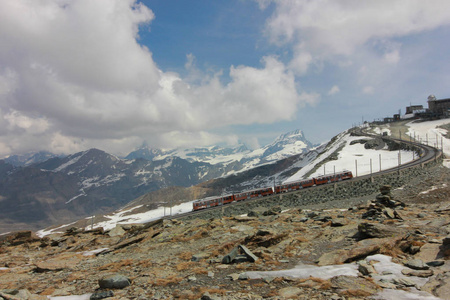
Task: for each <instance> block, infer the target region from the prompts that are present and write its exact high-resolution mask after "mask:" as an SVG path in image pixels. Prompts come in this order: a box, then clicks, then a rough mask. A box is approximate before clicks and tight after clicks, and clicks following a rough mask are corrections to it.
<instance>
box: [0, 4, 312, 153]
mask: <svg viewBox="0 0 450 300" xmlns="http://www.w3.org/2000/svg"><path fill="white" fill-rule="evenodd" d="M153 19H154V14H153V12H152V11H151V10H150V9H149V8H147V7H145V6H144V5H142V4H140V3H139V4H137V3H136V2H135V1H134V0H115V1H112V0H96V1H91V0H74V1H58V0H54V1H25V0H17V1H2V2H0V44H1V45H2V47H0V70H2V71H0V95H2V99H5V100H4V101H3V100H2V101H1V102H0V113H2V115H0V122H7V125H8V126H9V127H8V128H9V132H5V131H4V130H3V131H2V130H0V143H2V144H4V145H6V144H8V145H11V146H10V147H8V149H11V151H19V150H21V151H22V150H23V151H26V150H31V149H25V148H27V147H29V148H31V147H33V145H32V144H31V143H29V142H23V143H22V142H21V141H35V138H36V137H37V136H38V135H40V136H41V141H45V144H44V143H40V144H42V145H46V147H51V148H52V149H57V150H59V151H61V152H63V151H72V150H73V149H77V148H83V147H85V146H91V145H92V146H96V147H100V148H101V147H102V146H105V147H106V146H107V147H113V148H114V149H116V150H117V151H121V152H123V151H125V149H126V148H132V147H134V146H136V144H134V145H125V144H126V142H132V143H141V142H142V140H144V139H148V140H158V141H160V142H161V143H163V142H164V141H165V142H168V143H169V141H167V139H166V137H167V134H169V133H172V132H184V133H190V134H192V135H193V136H197V137H199V138H200V139H201V141H200V142H203V143H205V142H207V141H208V140H211V141H216V140H217V138H211V136H208V135H205V134H202V133H203V132H206V131H207V130H209V129H211V128H217V127H222V126H227V125H235V124H252V123H273V122H277V121H280V120H291V119H293V118H294V116H295V112H296V111H297V109H298V107H300V106H302V105H304V104H305V103H313V102H314V101H315V100H314V97H311V96H309V97H305V94H299V93H298V91H297V86H296V82H295V76H294V74H293V73H292V72H290V71H289V70H288V69H287V68H286V67H285V65H284V64H283V63H282V62H280V61H279V60H278V59H277V58H276V57H272V56H267V57H265V58H263V59H262V61H261V64H262V66H261V68H256V67H248V66H243V65H240V66H236V67H235V66H232V67H231V68H230V69H229V78H230V80H229V82H227V83H226V84H224V83H222V81H221V77H220V76H221V73H220V72H218V73H216V74H213V75H207V74H202V73H201V72H199V71H198V70H197V69H196V68H195V57H194V56H193V54H188V55H187V62H186V66H185V67H186V69H187V70H188V71H189V74H188V76H187V77H186V78H182V77H181V76H180V75H179V74H175V73H165V72H163V71H162V70H160V69H159V68H158V67H157V65H156V63H155V62H154V61H153V58H152V53H151V52H150V51H151V45H149V48H150V49H149V48H147V47H144V46H141V45H140V44H139V43H138V42H137V39H138V38H139V36H138V32H139V26H149V24H150V23H151V22H152V21H153ZM18 129H21V131H20V132H19V131H18ZM13 130H16V134H15V135H14V136H13V135H12V131H13ZM43 136H44V137H45V138H43ZM163 137H164V138H163ZM222 138H223V139H225V140H226V139H229V137H222ZM173 139H174V140H175V141H172V142H171V143H172V144H176V143H178V144H182V143H184V142H181V140H179V139H180V135H176V136H174V137H173ZM191 142H192V143H193V144H197V142H199V141H198V140H193V139H191ZM155 146H163V145H155ZM3 149H6V148H3ZM105 150H109V149H105ZM3 151H7V150H3ZM7 154H9V153H0V156H3V155H7Z"/></svg>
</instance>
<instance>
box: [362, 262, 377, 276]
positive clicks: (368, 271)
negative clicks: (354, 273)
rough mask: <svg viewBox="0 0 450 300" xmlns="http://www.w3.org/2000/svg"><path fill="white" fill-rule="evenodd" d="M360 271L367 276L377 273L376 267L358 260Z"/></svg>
mask: <svg viewBox="0 0 450 300" xmlns="http://www.w3.org/2000/svg"><path fill="white" fill-rule="evenodd" d="M358 271H359V272H360V273H361V274H363V275H365V276H368V275H370V274H373V273H376V271H375V269H374V267H373V266H372V265H370V264H368V263H367V262H365V261H360V262H358Z"/></svg>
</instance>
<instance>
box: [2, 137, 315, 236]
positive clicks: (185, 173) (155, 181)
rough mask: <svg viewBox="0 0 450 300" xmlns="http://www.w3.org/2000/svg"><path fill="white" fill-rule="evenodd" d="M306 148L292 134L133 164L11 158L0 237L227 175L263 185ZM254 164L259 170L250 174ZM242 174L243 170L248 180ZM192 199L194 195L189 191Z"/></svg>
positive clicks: (97, 157) (90, 155)
mask: <svg viewBox="0 0 450 300" xmlns="http://www.w3.org/2000/svg"><path fill="white" fill-rule="evenodd" d="M310 147H312V145H311V143H309V142H308V141H307V140H306V139H305V138H304V136H303V134H302V132H301V131H298V130H297V131H294V132H291V133H288V134H285V135H281V136H280V137H279V138H278V139H277V140H276V141H274V142H273V143H272V144H270V145H268V146H266V147H264V148H261V149H259V150H257V151H253V152H252V151H249V150H245V149H223V148H218V147H212V148H210V149H206V148H205V149H191V150H190V151H188V150H184V151H181V150H179V151H178V152H176V151H175V150H173V151H169V152H165V153H162V152H161V151H156V152H155V151H153V152H152V151H150V150H149V151H147V152H142V153H135V155H136V156H134V157H133V159H132V160H126V159H120V158H118V157H116V156H114V155H111V154H108V153H106V152H104V151H101V150H98V149H90V150H87V151H83V152H79V153H75V154H72V155H69V156H66V157H52V158H50V159H47V160H45V161H39V162H37V163H31V162H34V161H37V160H39V159H42V158H43V157H47V156H46V155H47V154H46V153H40V155H35V156H33V157H31V156H24V157H18V156H17V157H15V156H14V157H10V161H14V162H15V163H16V164H19V162H20V163H21V164H22V166H21V167H18V166H14V165H13V164H11V163H8V162H6V161H4V160H0V233H2V232H8V231H10V230H18V229H32V230H35V229H39V228H43V227H46V226H49V225H52V224H59V223H64V222H65V223H68V222H72V221H74V220H77V219H79V218H83V217H86V216H89V215H92V214H104V213H109V212H112V211H114V210H116V209H118V208H120V207H123V206H124V205H126V204H127V203H129V202H130V201H132V200H134V199H136V198H138V197H140V196H142V195H145V194H147V193H149V192H153V191H158V190H164V191H167V190H170V189H176V188H177V187H190V186H195V185H197V184H199V183H202V182H207V181H209V180H212V179H215V178H223V177H224V176H225V175H229V174H233V173H239V175H238V176H236V175H235V176H233V179H235V180H236V179H237V178H239V179H237V180H236V181H237V182H239V183H240V182H242V181H245V180H246V179H247V177H249V178H250V179H253V178H254V177H258V178H257V179H256V180H250V181H247V182H246V186H245V188H255V186H258V185H261V184H264V183H265V182H264V180H270V179H266V178H265V177H266V176H270V175H273V174H274V173H276V172H288V173H289V172H290V169H292V166H291V165H290V162H297V161H298V160H299V159H297V158H298V156H299V155H306V154H303V152H306V151H308V149H309V148H310ZM244 152H245V153H244ZM144 154H148V155H150V154H152V155H151V156H150V157H148V159H149V160H147V159H144V158H139V157H138V156H139V155H144ZM292 156H293V158H291V157H292ZM13 159H14V160H13ZM277 160H280V161H279V162H276V161H277ZM283 162H284V163H283ZM255 166H259V168H258V169H252V168H253V167H255ZM297 168H298V167H297ZM262 169H264V172H263V171H262ZM245 170H247V171H248V172H249V173H247V175H245V173H246V172H245ZM258 172H262V173H258ZM289 174H290V173H289ZM241 176H244V177H245V178H244V179H241ZM222 182H224V181H222ZM229 185H230V184H226V185H222V186H220V187H217V188H214V187H213V188H209V191H210V192H211V193H217V192H218V193H221V192H222V190H223V189H224V187H228V186H229ZM174 187H175V188H174ZM233 188H235V187H233ZM237 188H241V189H243V188H244V187H237ZM188 196H189V195H188ZM192 196H193V197H196V196H197V194H196V193H192ZM179 199H182V200H185V201H186V200H193V199H195V198H189V197H188V198H179ZM179 199H178V200H179ZM158 202H161V200H158V199H156V200H155V201H153V202H152V203H147V204H148V205H149V209H153V208H155V207H156V206H157V205H158Z"/></svg>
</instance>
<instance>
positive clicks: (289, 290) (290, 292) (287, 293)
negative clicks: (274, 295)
mask: <svg viewBox="0 0 450 300" xmlns="http://www.w3.org/2000/svg"><path fill="white" fill-rule="evenodd" d="M301 292H302V290H301V289H300V288H298V287H293V286H290V287H285V288H282V289H280V290H279V291H278V295H279V296H281V297H283V298H285V299H292V298H293V297H296V296H297V295H299V294H300V293H301Z"/></svg>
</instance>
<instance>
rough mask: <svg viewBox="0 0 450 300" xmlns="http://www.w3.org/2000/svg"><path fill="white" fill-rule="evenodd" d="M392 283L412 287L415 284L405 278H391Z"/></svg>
mask: <svg viewBox="0 0 450 300" xmlns="http://www.w3.org/2000/svg"><path fill="white" fill-rule="evenodd" d="M392 282H393V283H394V284H396V285H400V286H406V287H413V286H416V283H415V282H413V281H411V280H409V279H407V278H393V279H392Z"/></svg>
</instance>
